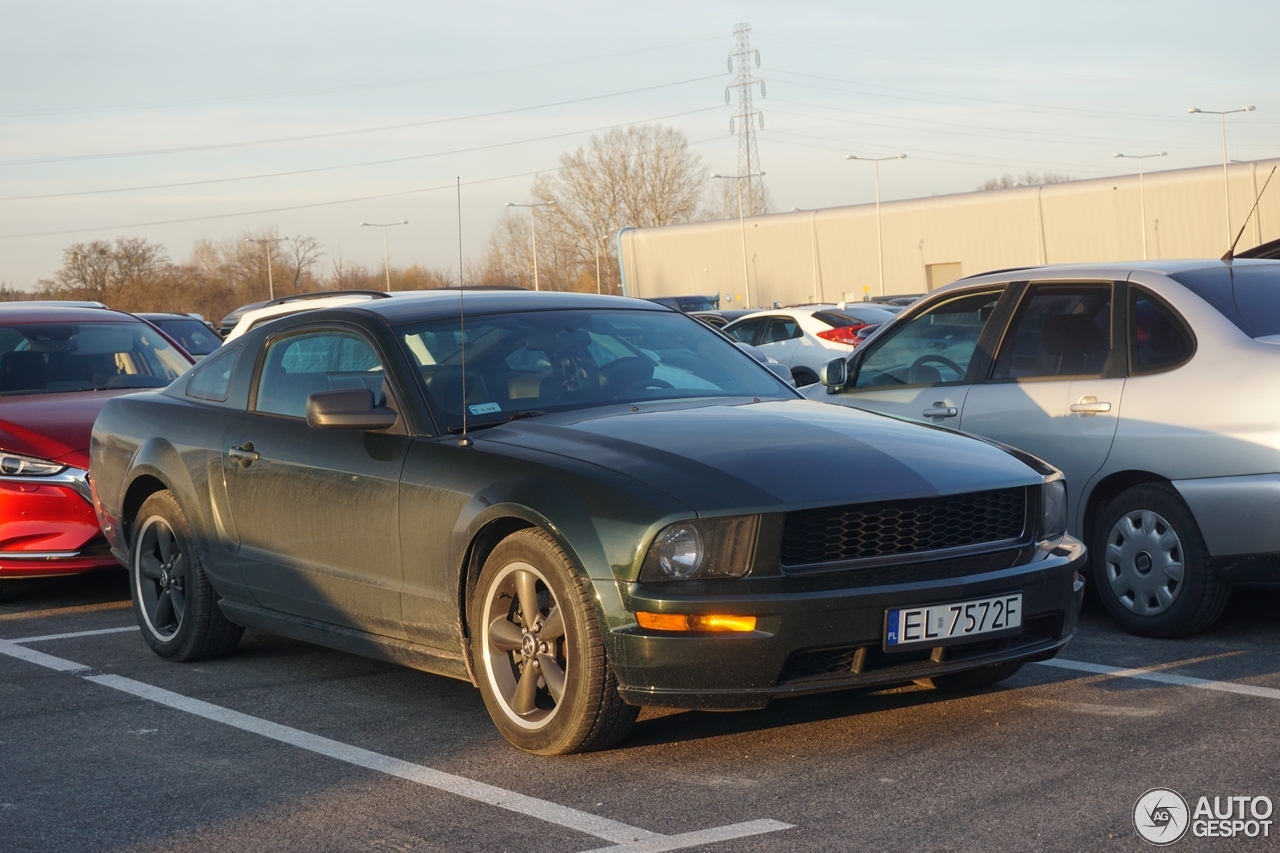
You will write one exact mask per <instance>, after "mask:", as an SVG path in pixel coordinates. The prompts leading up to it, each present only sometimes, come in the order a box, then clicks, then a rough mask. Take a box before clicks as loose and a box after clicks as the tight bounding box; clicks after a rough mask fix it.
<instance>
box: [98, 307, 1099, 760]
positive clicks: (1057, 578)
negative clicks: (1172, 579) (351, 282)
mask: <svg viewBox="0 0 1280 853" xmlns="http://www.w3.org/2000/svg"><path fill="white" fill-rule="evenodd" d="M462 296H463V294H461V293H459V292H457V291H453V292H444V291H441V292H431V293H423V294H419V295H413V296H403V297H398V298H396V299H382V300H373V301H368V302H364V303H359V304H355V305H349V306H344V307H341V308H326V309H321V310H317V311H313V312H308V313H305V314H296V315H292V316H289V317H285V318H281V319H278V320H275V321H273V322H271V323H268V324H264V325H262V326H260V327H258V328H255V329H253V330H251V331H249V332H247V333H246V334H245V335H243V336H242V337H241V338H240V339H238V340H237V341H236V342H234V344H229V345H227V346H225V347H224V348H223V349H222V350H220V351H219V352H218V353H215V354H214V355H213V356H211V357H209V358H207V359H206V360H205V361H204V362H202V363H201V364H200V365H199V366H198V367H196V368H195V369H193V370H192V371H190V372H189V373H188V374H186V375H185V376H184V377H182V378H181V379H179V380H178V381H176V382H174V383H173V384H172V385H170V386H169V387H168V388H166V389H164V390H162V391H155V392H149V393H144V394H138V395H133V396H130V397H128V398H122V399H119V400H116V401H112V402H111V403H109V404H108V405H107V407H106V408H105V409H104V410H103V413H102V415H101V416H100V417H99V419H98V422H97V424H96V426H95V430H94V440H93V449H92V457H93V465H94V480H93V483H94V491H95V495H96V498H97V506H98V509H99V512H100V519H101V522H102V525H103V528H104V530H105V531H106V532H107V536H108V538H109V540H110V542H111V547H112V551H113V553H115V554H116V555H117V556H119V557H120V558H121V559H123V560H125V561H126V562H127V564H128V566H129V571H130V587H131V590H132V594H133V598H134V609H135V613H136V615H137V618H138V621H139V624H140V626H141V629H142V631H141V634H142V638H143V639H144V640H145V642H147V643H148V644H149V645H150V647H151V648H152V649H153V650H154V651H155V652H156V653H157V654H159V655H161V656H162V657H165V658H168V659H171V660H176V661H189V660H196V659H200V658H205V657H213V656H217V655H223V654H227V653H228V652H230V651H231V650H232V649H233V648H234V647H235V645H236V643H237V641H238V640H239V637H240V634H241V631H242V630H243V627H242V626H251V627H255V628H259V629H262V630H265V631H269V632H273V633H276V634H280V635H282V636H287V637H293V638H297V639H302V640H307V641H311V642H316V643H320V644H323V645H327V646H331V647H334V648H339V649H345V650H348V651H351V652H355V653H358V654H363V655H369V656H373V657H378V658H382V659H385V660H391V661H395V662H397V663H401V664H405V665H408V666H412V667H417V668H419V669H423V670H426V671H429V672H434V673H440V674H443V675H448V676H452V677H455V678H460V679H464V680H466V681H469V682H471V683H473V684H475V685H477V686H478V687H479V688H480V691H481V694H482V696H483V699H484V702H485V704H486V706H487V708H488V710H489V713H490V715H491V717H492V719H493V721H494V723H495V724H496V726H497V727H498V729H499V730H500V731H501V732H502V734H503V735H504V736H505V737H507V738H508V739H509V740H510V741H511V742H512V743H513V744H515V745H517V746H519V747H520V748H522V749H525V750H529V751H531V752H535V753H541V754H561V753H568V752H576V751H582V750H589V749H600V748H604V747H607V746H609V745H611V744H613V743H616V742H617V741H618V740H619V739H620V738H622V737H623V736H624V735H625V734H626V732H627V730H628V729H629V728H630V726H631V724H632V723H633V722H634V721H635V719H636V715H637V713H638V710H639V708H640V707H642V706H662V707H676V708H711V709H736V708H759V707H762V706H763V705H765V704H767V703H768V702H769V701H771V700H773V699H778V698H782V697H787V696H797V695H803V694H807V693H816V692H821V691H827V690H839V689H844V688H850V687H858V686H873V685H891V684H905V683H911V682H918V681H922V680H925V679H931V680H932V683H933V684H934V685H935V686H937V687H939V688H958V687H968V688H972V687H979V686H983V685H987V684H993V683H995V682H997V681H1000V680H1002V679H1004V678H1007V677H1009V676H1010V675H1012V674H1013V673H1014V672H1015V671H1016V670H1017V669H1018V667H1019V666H1020V665H1021V664H1022V663H1024V662H1025V661H1028V660H1042V659H1046V658H1049V657H1052V656H1053V655H1055V654H1057V652H1058V651H1059V650H1060V649H1061V648H1062V647H1063V646H1064V645H1065V644H1066V643H1067V642H1068V640H1069V639H1070V638H1071V636H1072V635H1073V633H1074V631H1075V623H1076V616H1077V613H1078V609H1079V606H1080V600H1081V595H1082V591H1083V581H1081V580H1080V579H1079V577H1078V575H1077V573H1076V569H1077V568H1078V567H1079V565H1080V564H1081V562H1082V560H1083V558H1084V548H1083V546H1082V545H1081V544H1080V543H1079V542H1078V541H1076V540H1074V539H1073V538H1071V537H1070V536H1068V535H1066V534H1065V533H1064V531H1063V526H1064V524H1065V520H1064V516H1063V508H1064V499H1065V488H1064V484H1063V483H1062V479H1061V475H1060V474H1059V472H1057V471H1056V470H1055V469H1053V468H1052V467H1050V466H1047V465H1045V464H1044V463H1042V462H1039V461H1038V460H1036V459H1034V458H1032V457H1028V456H1026V455H1024V454H1020V453H1017V452H1014V451H1010V450H1007V449H1004V448H1000V447H997V446H994V445H992V444H990V443H988V442H985V441H981V440H978V439H973V438H968V437H964V436H959V435H956V434H954V433H952V432H949V431H947V430H941V429H936V428H931V427H924V426H919V425H914V424H908V423H904V422H901V421H898V420H895V419H892V418H886V417H883V416H880V415H875V414H870V413H863V412H857V411H854V410H849V409H842V408H839V407H835V406H827V405H823V404H820V403H814V402H811V401H807V400H804V399H803V398H802V397H801V396H800V395H799V394H798V393H797V392H796V391H795V390H794V389H793V388H791V387H790V386H789V385H787V384H786V383H784V382H782V381H781V380H780V379H778V378H777V377H776V376H775V375H774V374H772V373H771V372H769V371H768V370H766V369H765V368H764V366H762V365H761V364H760V363H759V362H758V361H756V360H755V359H753V358H752V357H750V356H749V355H748V354H746V353H744V352H742V351H741V350H740V349H739V348H738V347H736V346H735V345H734V344H733V343H732V342H730V341H729V340H727V339H726V338H725V337H724V336H722V335H720V334H719V333H717V332H715V331H713V330H711V329H709V328H707V327H706V326H704V325H703V324H701V323H699V322H698V321H697V320H694V319H693V318H691V317H688V316H685V315H683V314H681V313H678V312H675V311H671V310H669V309H667V308H663V307H661V306H658V305H654V304H653V303H650V302H645V301H642V300H632V299H622V298H619V297H601V296H595V295H581V294H568V293H528V292H525V293H517V292H491V293H485V292H475V293H466V294H465V317H464V316H463V315H462V311H463V307H464V306H463V299H462V298H461V297H462ZM177 437H180V440H179V439H178V438H177Z"/></svg>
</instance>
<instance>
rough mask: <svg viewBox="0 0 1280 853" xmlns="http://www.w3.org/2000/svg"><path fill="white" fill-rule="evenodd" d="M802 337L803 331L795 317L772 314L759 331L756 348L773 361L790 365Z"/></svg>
mask: <svg viewBox="0 0 1280 853" xmlns="http://www.w3.org/2000/svg"><path fill="white" fill-rule="evenodd" d="M803 337H804V332H803V331H801V329H800V323H799V322H797V320H796V318H795V317H788V316H786V315H778V316H773V317H770V318H769V322H768V323H767V324H766V325H765V327H764V331H763V332H761V334H760V338H759V340H760V343H758V344H756V348H757V349H759V350H760V351H761V352H763V353H764V354H765V355H767V356H769V357H770V358H772V359H774V360H775V361H777V362H780V363H781V364H785V365H787V366H788V367H790V366H791V361H792V359H793V358H794V357H795V354H796V348H797V347H799V346H800V340H801V339H802V338H803Z"/></svg>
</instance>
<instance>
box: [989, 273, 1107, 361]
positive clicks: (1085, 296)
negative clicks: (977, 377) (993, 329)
mask: <svg viewBox="0 0 1280 853" xmlns="http://www.w3.org/2000/svg"><path fill="white" fill-rule="evenodd" d="M1110 354H1111V285H1109V284H1104V285H1092V284H1090V285H1056V284H1053V285H1037V286H1035V287H1033V288H1031V289H1030V290H1029V291H1028V292H1027V295H1026V296H1025V297H1023V300H1022V304H1021V305H1020V306H1019V307H1018V313H1017V314H1016V315H1014V319H1013V323H1012V325H1011V326H1010V328H1009V332H1008V334H1006V335H1005V339H1004V342H1003V343H1002V344H1001V345H1000V352H999V353H998V354H997V355H996V363H995V368H994V369H993V370H992V372H991V378H992V379H996V380H1001V379H1005V380H1007V379H1015V380H1016V379H1034V378H1040V377H1048V376H1101V375H1102V372H1103V370H1104V369H1105V367H1106V364H1107V358H1108V356H1109V355H1110Z"/></svg>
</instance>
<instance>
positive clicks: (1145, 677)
mask: <svg viewBox="0 0 1280 853" xmlns="http://www.w3.org/2000/svg"><path fill="white" fill-rule="evenodd" d="M1038 663H1039V664H1040V665H1041V666H1053V667H1057V668H1058V669H1074V670H1076V671H1077V672H1091V673H1094V674H1095V675H1111V676H1115V677H1117V678H1136V679H1140V680H1142V681H1156V682H1159V683H1160V684H1174V685H1177V686H1178V687H1199V688H1200V689H1201V690H1217V691H1219V692H1221V693H1239V694H1241V695H1243V696H1260V697H1262V698H1263V699H1280V690H1276V689H1275V688H1272V687H1255V686H1254V685H1252V684H1236V683H1235V682H1233V681H1211V680H1210V679H1207V678H1192V677H1191V676H1189V675H1174V674H1173V673H1171V672H1156V671H1154V670H1153V669H1149V668H1138V669H1121V668H1120V667H1118V666H1104V665H1103V664H1100V663H1088V662H1086V661H1081V660H1064V659H1062V658H1053V659H1052V660H1042V661H1038Z"/></svg>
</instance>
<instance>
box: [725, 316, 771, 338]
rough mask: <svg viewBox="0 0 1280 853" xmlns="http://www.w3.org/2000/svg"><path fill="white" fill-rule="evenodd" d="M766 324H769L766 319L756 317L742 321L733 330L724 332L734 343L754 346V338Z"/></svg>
mask: <svg viewBox="0 0 1280 853" xmlns="http://www.w3.org/2000/svg"><path fill="white" fill-rule="evenodd" d="M767 322H769V318H768V317H757V318H755V319H752V320H743V321H742V322H741V323H738V324H736V325H735V326H734V327H733V328H731V329H725V330H724V331H725V334H726V335H728V336H729V337H731V338H733V339H734V340H736V341H741V342H742V343H744V344H754V343H755V342H756V336H757V335H758V334H759V333H760V330H761V329H762V328H763V327H764V324H765V323H767Z"/></svg>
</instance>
